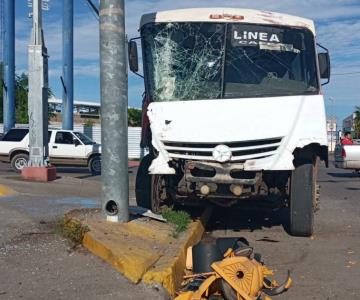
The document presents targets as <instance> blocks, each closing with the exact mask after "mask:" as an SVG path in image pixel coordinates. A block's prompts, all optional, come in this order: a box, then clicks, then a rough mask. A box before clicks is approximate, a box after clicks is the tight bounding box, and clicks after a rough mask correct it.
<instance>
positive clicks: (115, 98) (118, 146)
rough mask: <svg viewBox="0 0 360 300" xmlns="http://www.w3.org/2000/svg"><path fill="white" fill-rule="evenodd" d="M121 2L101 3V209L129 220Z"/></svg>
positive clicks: (117, 218)
mask: <svg viewBox="0 0 360 300" xmlns="http://www.w3.org/2000/svg"><path fill="white" fill-rule="evenodd" d="M126 57H127V55H126V38H125V15H124V0H101V1H100V90H101V143H102V158H101V159H102V167H101V171H102V209H103V212H104V213H105V215H106V216H107V220H109V221H115V222H117V221H119V222H127V221H128V218H129V213H128V210H129V175H128V128H127V106H128V99H127V82H128V81H127V63H126Z"/></svg>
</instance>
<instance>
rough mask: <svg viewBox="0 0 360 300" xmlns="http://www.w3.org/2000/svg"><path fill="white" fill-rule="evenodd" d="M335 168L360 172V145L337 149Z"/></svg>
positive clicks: (338, 147)
mask: <svg viewBox="0 0 360 300" xmlns="http://www.w3.org/2000/svg"><path fill="white" fill-rule="evenodd" d="M334 156H335V167H336V168H340V169H350V170H354V171H356V172H360V144H354V145H341V144H338V145H336V147H335V155H334Z"/></svg>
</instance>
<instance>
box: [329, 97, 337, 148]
mask: <svg viewBox="0 0 360 300" xmlns="http://www.w3.org/2000/svg"><path fill="white" fill-rule="evenodd" d="M329 102H330V152H334V147H333V132H334V114H333V112H334V98H333V97H330V98H329ZM335 130H336V128H335Z"/></svg>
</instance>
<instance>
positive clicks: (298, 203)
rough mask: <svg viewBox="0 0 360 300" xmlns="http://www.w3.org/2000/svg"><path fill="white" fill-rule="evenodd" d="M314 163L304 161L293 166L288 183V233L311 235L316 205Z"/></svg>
mask: <svg viewBox="0 0 360 300" xmlns="http://www.w3.org/2000/svg"><path fill="white" fill-rule="evenodd" d="M316 174H317V172H316V164H315V165H314V164H313V163H305V164H302V165H299V166H297V167H296V168H295V170H294V171H293V172H292V175H291V184H290V228H289V230H290V234H291V235H294V236H311V235H312V234H313V230H314V206H315V205H316V202H317V201H316V198H317V189H316Z"/></svg>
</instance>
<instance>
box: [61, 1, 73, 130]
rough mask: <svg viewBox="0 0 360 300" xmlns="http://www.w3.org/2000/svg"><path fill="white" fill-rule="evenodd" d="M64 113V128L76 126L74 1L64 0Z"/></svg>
mask: <svg viewBox="0 0 360 300" xmlns="http://www.w3.org/2000/svg"><path fill="white" fill-rule="evenodd" d="M62 26H63V32H62V43H63V77H62V83H63V96H62V100H63V107H62V108H63V111H62V128H63V129H67V130H73V126H74V116H73V114H74V33H73V27H74V0H63V25H62Z"/></svg>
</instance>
